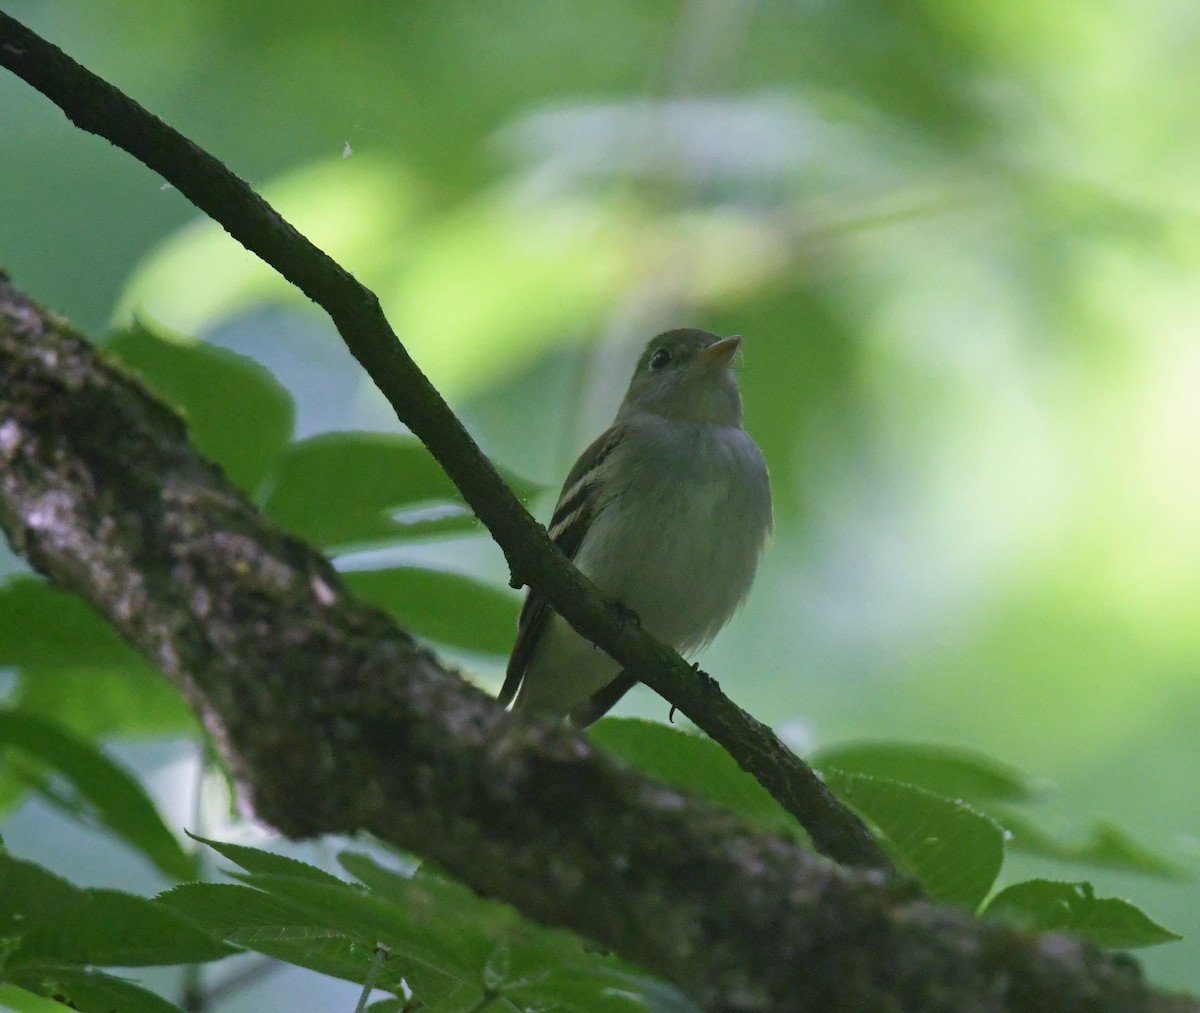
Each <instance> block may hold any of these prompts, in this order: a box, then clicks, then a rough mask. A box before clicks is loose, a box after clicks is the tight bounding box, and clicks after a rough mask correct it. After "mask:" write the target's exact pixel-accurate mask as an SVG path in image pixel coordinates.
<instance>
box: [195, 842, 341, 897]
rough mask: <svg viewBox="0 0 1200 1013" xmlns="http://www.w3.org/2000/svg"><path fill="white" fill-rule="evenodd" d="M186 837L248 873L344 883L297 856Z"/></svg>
mask: <svg viewBox="0 0 1200 1013" xmlns="http://www.w3.org/2000/svg"><path fill="white" fill-rule="evenodd" d="M188 837H190V838H191V839H192V840H193V841H199V842H200V843H201V844H205V845H207V846H208V847H210V848H212V849H213V851H216V852H217V853H218V854H221V855H224V856H225V857H226V858H228V859H229V860H230V861H231V862H234V863H235V864H237V865H239V866H240V867H241V868H243V869H245V870H246V871H247V872H249V873H274V874H277V875H282V876H295V877H297V878H298V879H312V880H316V881H317V882H318V883H335V884H337V885H344V884H343V883H342V880H340V879H338V878H337V876H334V875H332V874H331V873H328V872H326V871H325V870H324V869H318V868H317V867H316V866H315V865H309V864H308V863H307V862H302V861H300V860H299V859H298V858H291V857H290V856H288V855H280V854H277V853H276V852H274V851H263V850H262V849H261V848H252V847H249V846H248V845H245V844H230V843H229V842H227V841H212V840H209V839H208V838H207V837H199V836H197V835H196V834H193V833H189V834H188Z"/></svg>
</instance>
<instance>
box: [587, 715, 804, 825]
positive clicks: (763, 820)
mask: <svg viewBox="0 0 1200 1013" xmlns="http://www.w3.org/2000/svg"><path fill="white" fill-rule="evenodd" d="M588 737H589V738H590V739H591V740H592V741H593V742H594V743H596V745H598V746H600V747H601V748H602V749H605V750H607V751H608V752H610V753H612V754H613V755H614V756H617V757H619V758H620V759H622V760H624V761H625V762H626V763H628V764H630V765H632V766H634V767H637V768H638V770H641V771H643V772H645V773H647V774H649V775H650V776H651V777H654V778H657V779H658V780H660V781H662V782H664V783H665V784H669V785H671V786H672V787H673V788H679V789H681V790H683V791H689V792H691V793H692V794H695V795H699V796H700V797H701V798H706V799H708V800H709V801H710V802H715V803H716V804H717V805H720V806H724V807H725V808H726V809H730V810H732V811H733V812H735V813H737V814H738V815H739V816H742V817H744V818H745V819H748V820H751V821H753V822H755V823H757V824H759V825H760V826H764V827H769V828H770V829H772V830H775V831H781V832H784V833H790V834H798V833H799V827H798V826H797V824H796V821H795V819H794V818H793V817H792V816H790V815H789V814H788V813H787V812H786V811H785V810H784V809H783V808H782V807H781V806H780V805H779V803H778V802H776V801H775V799H774V798H772V797H771V795H770V794H769V793H768V792H767V790H766V789H765V788H764V787H763V786H762V785H761V784H759V783H758V781H756V780H755V779H754V778H753V777H751V776H750V775H749V774H747V773H746V772H745V771H744V770H742V769H741V767H739V766H738V765H737V763H736V762H735V761H734V760H733V759H732V757H730V755H729V754H728V753H727V752H725V750H724V749H722V748H721V747H720V746H718V745H717V744H716V743H715V742H713V741H712V740H711V739H708V738H705V737H703V736H700V735H695V734H693V733H691V732H685V731H681V730H680V729H677V728H672V727H670V726H669V725H663V724H659V723H657V722H654V721H643V720H639V719H636V718H606V719H604V720H603V721H600V722H598V723H597V724H595V725H593V726H592V728H590V729H589V730H588Z"/></svg>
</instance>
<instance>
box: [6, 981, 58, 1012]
mask: <svg viewBox="0 0 1200 1013" xmlns="http://www.w3.org/2000/svg"><path fill="white" fill-rule="evenodd" d="M0 1010H12V1011H13V1013H63V1006H62V1003H58V1002H55V1001H54V1000H53V999H47V998H44V997H43V996H40V995H36V994H35V993H33V992H29V991H26V990H25V989H23V988H18V987H17V986H16V985H3V984H0Z"/></svg>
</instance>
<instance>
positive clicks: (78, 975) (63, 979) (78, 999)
mask: <svg viewBox="0 0 1200 1013" xmlns="http://www.w3.org/2000/svg"><path fill="white" fill-rule="evenodd" d="M7 977H9V978H10V980H11V981H12V982H13V983H14V984H16V985H19V986H20V987H21V988H24V989H26V990H28V991H30V992H34V993H36V994H38V995H43V996H46V997H47V998H52V999H55V1000H57V1002H56V1003H55V1008H56V1009H59V1010H62V1009H66V1008H70V1009H76V1010H81V1011H82V1013H114V1011H115V1010H120V1013H181V1011H180V1009H179V1007H178V1006H176V1005H174V1004H173V1003H169V1002H167V1000H166V999H163V998H162V997H161V996H158V995H155V994H154V993H153V992H151V991H150V990H149V989H145V988H142V987H141V986H140V985H137V984H134V983H133V982H132V981H125V980H124V979H123V978H118V977H116V976H115V975H112V974H105V973H103V972H102V971H90V970H85V969H82V968H78V967H24V968H16V969H14V970H13V971H11V972H8V973H7Z"/></svg>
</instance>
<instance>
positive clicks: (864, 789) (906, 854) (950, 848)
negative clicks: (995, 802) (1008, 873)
mask: <svg viewBox="0 0 1200 1013" xmlns="http://www.w3.org/2000/svg"><path fill="white" fill-rule="evenodd" d="M822 774H823V776H824V777H825V780H826V783H828V785H829V787H830V788H831V789H833V791H834V792H835V793H836V794H837V795H838V797H839V798H841V799H842V801H844V802H845V803H846V804H847V805H849V806H850V807H851V808H853V809H854V810H855V811H857V812H858V814H859V815H860V816H862V817H863V818H864V819H866V820H867V821H868V822H869V823H871V824H872V825H873V826H874V827H875V828H876V829H877V830H878V831H879V832H880V834H881V835H882V836H883V839H884V842H885V844H886V845H888V846H889V849H890V850H891V851H892V852H893V853H894V856H895V858H896V860H897V862H899V864H900V865H901V866H902V867H903V868H905V869H906V870H907V871H908V872H909V873H911V874H912V875H913V876H915V877H916V878H917V880H918V881H919V882H920V883H921V885H922V886H923V887H924V889H925V892H926V893H927V894H928V895H929V896H930V897H931V898H932V899H934V900H939V901H942V902H944V903H947V904H957V905H960V906H962V907H966V908H969V909H971V910H974V909H975V908H977V907H978V906H979V904H980V903H981V902H982V901H983V898H984V897H985V896H987V893H988V891H989V890H990V889H991V887H992V884H993V883H994V882H995V880H996V876H997V875H998V874H999V872H1000V865H1001V863H1002V862H1003V861H1004V831H1003V830H1002V829H1001V828H1000V827H999V826H998V825H997V824H996V822H995V821H993V820H992V819H991V818H989V817H988V816H985V815H984V814H983V813H981V812H978V811H977V810H975V809H972V808H971V807H970V806H968V805H966V804H965V803H963V802H958V801H955V800H952V799H948V798H943V797H942V796H941V795H935V794H934V793H933V792H931V791H927V790H926V789H924V788H919V787H917V786H916V785H912V784H903V783H902V782H899V781H890V780H887V779H886V778H879V777H868V776H866V775H865V774H847V773H844V772H842V771H840V770H834V769H830V770H825V771H822Z"/></svg>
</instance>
